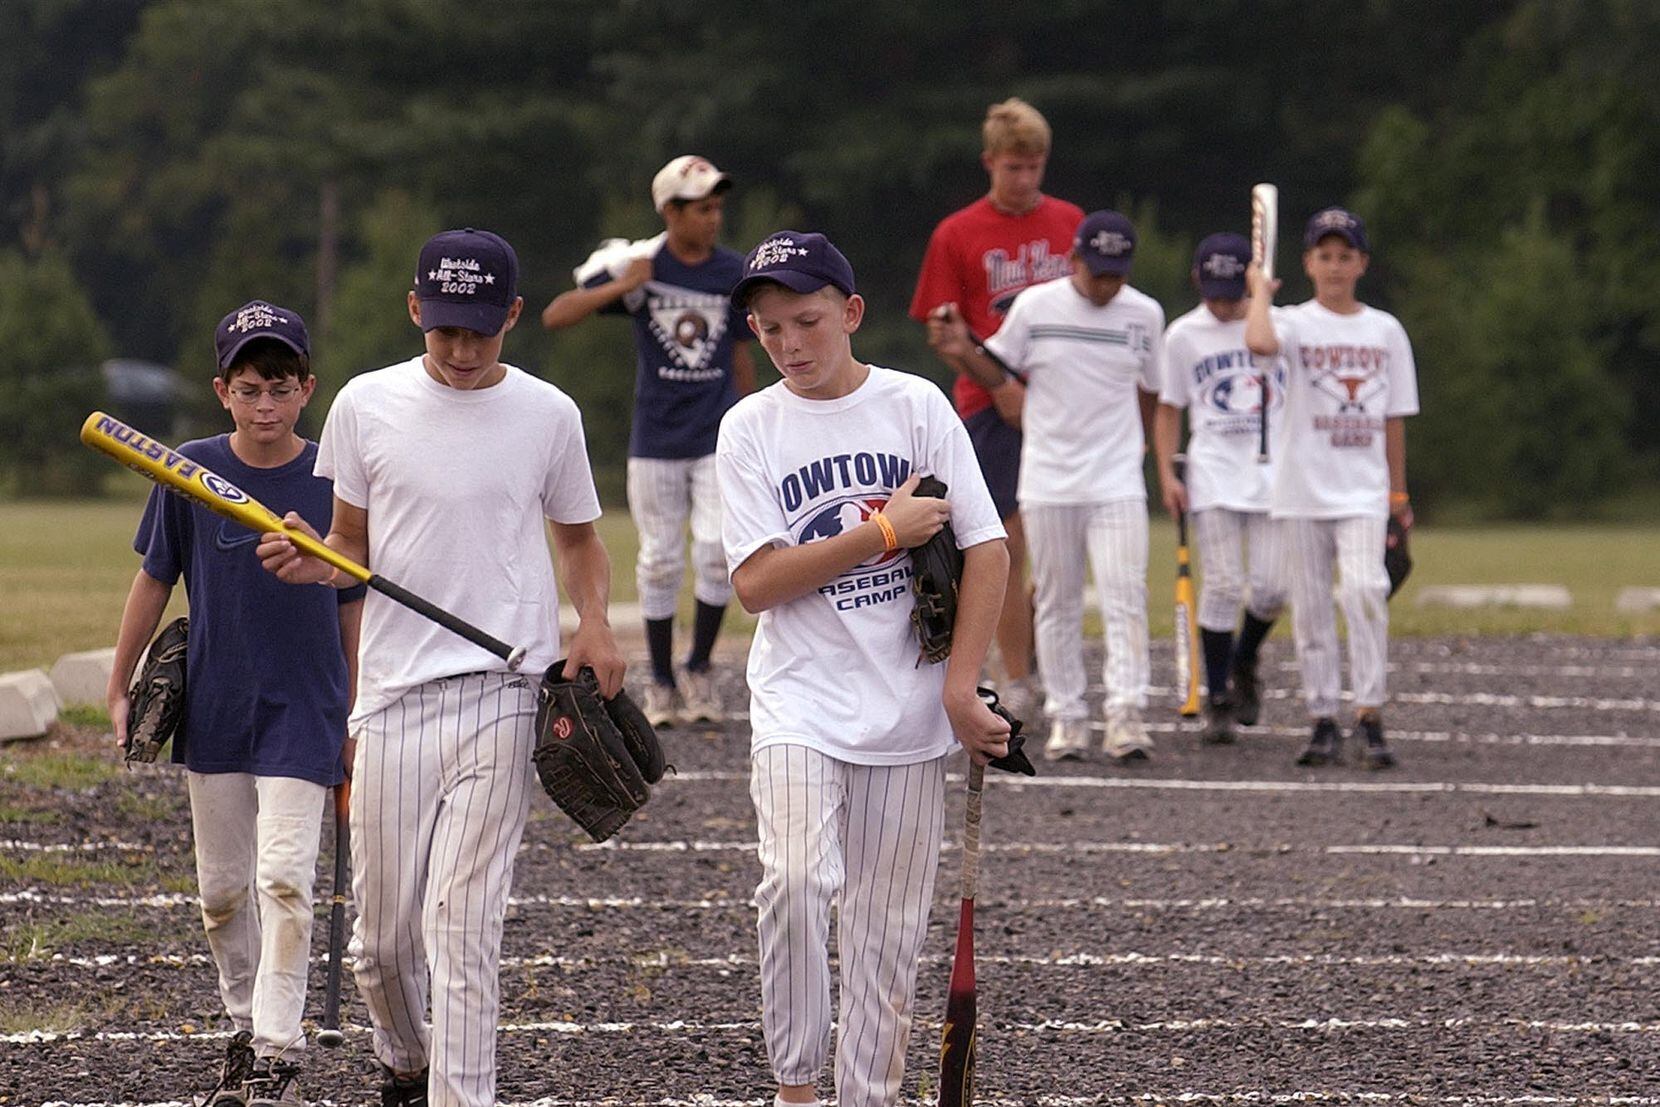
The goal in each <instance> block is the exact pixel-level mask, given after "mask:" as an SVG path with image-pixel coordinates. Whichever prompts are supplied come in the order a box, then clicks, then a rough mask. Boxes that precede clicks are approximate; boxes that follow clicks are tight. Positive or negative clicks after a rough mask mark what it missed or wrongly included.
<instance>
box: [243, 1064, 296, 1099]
mask: <svg viewBox="0 0 1660 1107" xmlns="http://www.w3.org/2000/svg"><path fill="white" fill-rule="evenodd" d="M299 1074H300V1066H299V1065H297V1064H295V1063H294V1062H293V1061H276V1060H272V1059H271V1058H269V1057H261V1058H260V1059H259V1060H258V1061H256V1062H255V1063H254V1072H253V1075H252V1076H250V1077H248V1082H247V1083H245V1084H243V1085H242V1096H243V1099H244V1100H245V1101H246V1102H247V1105H248V1107H305V1099H304V1098H303V1097H302V1096H301V1095H300V1088H299V1085H297V1084H295V1083H294V1078H295V1077H296V1076H298V1075H299Z"/></svg>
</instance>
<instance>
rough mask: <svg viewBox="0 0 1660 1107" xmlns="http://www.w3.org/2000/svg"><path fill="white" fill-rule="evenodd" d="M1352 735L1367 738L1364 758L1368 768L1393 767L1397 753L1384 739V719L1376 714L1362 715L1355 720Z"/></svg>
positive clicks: (1356, 737) (1357, 737)
mask: <svg viewBox="0 0 1660 1107" xmlns="http://www.w3.org/2000/svg"><path fill="white" fill-rule="evenodd" d="M1350 733H1351V735H1352V736H1353V737H1354V738H1355V739H1357V740H1359V739H1365V742H1366V747H1365V751H1364V752H1363V753H1362V755H1361V756H1362V758H1363V760H1364V762H1365V765H1366V767H1367V768H1368V769H1393V768H1394V767H1395V755H1394V753H1393V752H1391V750H1390V749H1389V747H1388V746H1387V745H1385V744H1384V741H1383V720H1382V719H1380V718H1378V717H1377V716H1376V715H1362V716H1361V717H1360V718H1358V719H1356V720H1355V726H1354V730H1353V731H1351V732H1350Z"/></svg>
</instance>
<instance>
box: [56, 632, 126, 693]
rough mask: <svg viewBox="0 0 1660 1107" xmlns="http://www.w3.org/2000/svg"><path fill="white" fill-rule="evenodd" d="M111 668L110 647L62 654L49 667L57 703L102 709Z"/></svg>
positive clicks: (112, 652)
mask: <svg viewBox="0 0 1660 1107" xmlns="http://www.w3.org/2000/svg"><path fill="white" fill-rule="evenodd" d="M114 668H115V647H114V646H109V647H106V648H105V649H101V650H83V651H81V652H80V653H66V654H64V655H63V656H62V657H60V658H58V659H57V661H56V662H54V663H53V665H52V674H51V675H52V687H53V688H56V689H57V691H58V701H59V702H60V703H63V704H65V705H66V706H67V705H68V704H72V703H86V704H91V705H92V706H94V707H103V706H104V694H105V693H106V692H107V691H108V690H109V682H110V672H111V670H112V669H114Z"/></svg>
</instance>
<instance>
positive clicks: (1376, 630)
mask: <svg viewBox="0 0 1660 1107" xmlns="http://www.w3.org/2000/svg"><path fill="white" fill-rule="evenodd" d="M1281 523H1282V525H1283V526H1284V527H1285V535H1286V542H1287V543H1288V544H1289V546H1290V547H1291V632H1292V635H1293V637H1294V638H1295V639H1296V643H1297V663H1298V665H1299V667H1300V668H1301V669H1302V674H1303V698H1304V700H1305V701H1306V702H1307V704H1308V713H1309V715H1310V716H1311V717H1314V718H1319V717H1321V716H1323V715H1335V714H1337V709H1338V703H1339V700H1340V698H1341V694H1342V676H1341V673H1340V672H1339V671H1338V661H1337V615H1336V612H1335V611H1334V610H1333V608H1332V568H1333V566H1334V565H1335V566H1336V569H1337V606H1338V607H1341V608H1342V609H1343V621H1344V622H1345V623H1346V624H1347V625H1348V629H1349V683H1350V686H1351V688H1352V689H1353V692H1354V704H1355V707H1357V708H1361V707H1382V706H1383V699H1384V668H1385V666H1386V664H1387V663H1388V660H1389V574H1388V573H1386V572H1385V571H1384V568H1383V549H1384V541H1385V534H1386V532H1387V528H1388V520H1387V519H1386V518H1383V517H1381V516H1378V517H1373V516H1351V517H1349V518H1346V519H1284V520H1281Z"/></svg>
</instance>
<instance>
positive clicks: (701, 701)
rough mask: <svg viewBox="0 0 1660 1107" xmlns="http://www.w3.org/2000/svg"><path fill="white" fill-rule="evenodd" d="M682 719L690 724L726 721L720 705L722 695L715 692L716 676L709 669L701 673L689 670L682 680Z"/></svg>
mask: <svg viewBox="0 0 1660 1107" xmlns="http://www.w3.org/2000/svg"><path fill="white" fill-rule="evenodd" d="M680 683H681V686H682V691H681V703H680V717H681V719H683V720H684V721H686V722H688V723H720V722H725V721H726V712H725V710H723V709H722V708H721V705H720V693H719V692H717V691H715V674H714V673H713V672H711V671H710V670H708V669H705V670H703V672H701V673H694V672H692V671H691V670H689V669H688V670H687V671H686V672H685V674H684V675H683V676H682V678H681V681H680Z"/></svg>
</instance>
